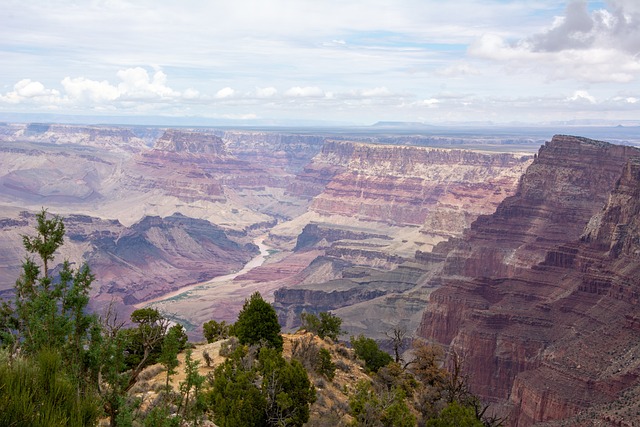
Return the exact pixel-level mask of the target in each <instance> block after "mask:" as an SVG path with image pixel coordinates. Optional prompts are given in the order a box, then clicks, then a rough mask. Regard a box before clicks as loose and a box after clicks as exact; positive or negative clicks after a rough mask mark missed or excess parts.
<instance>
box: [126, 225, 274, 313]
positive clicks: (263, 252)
mask: <svg viewBox="0 0 640 427" xmlns="http://www.w3.org/2000/svg"><path fill="white" fill-rule="evenodd" d="M266 237H267V236H266V235H264V236H260V237H257V238H255V239H254V240H253V243H254V244H256V245H257V246H258V249H259V250H260V253H259V254H258V255H256V256H255V257H254V258H252V259H251V260H249V262H247V263H246V264H245V265H244V267H242V269H241V270H239V271H236V272H235V273H230V274H225V275H224V276H217V277H214V278H213V279H209V280H207V281H206V282H200V283H194V284H192V285H187V286H183V287H182V288H180V289H177V290H175V291H171V292H169V293H166V294H164V295H161V296H159V297H156V298H153V299H150V300H146V301H143V302H140V303H138V304H135V305H134V307H135V308H143V307H147V306H149V305H151V304H155V303H158V302H161V301H165V300H168V299H170V298H174V297H177V296H178V295H181V294H184V293H186V292H189V291H191V290H194V289H196V288H198V289H200V288H206V287H208V286H210V285H213V284H215V283H222V282H228V281H231V280H233V279H235V278H236V277H238V276H241V275H243V274H245V273H247V272H249V271H250V270H252V269H254V268H256V267H259V266H261V265H262V264H264V261H265V260H266V259H267V257H268V256H269V250H270V249H271V247H270V246H267V245H266V244H265V243H264V240H265V239H266Z"/></svg>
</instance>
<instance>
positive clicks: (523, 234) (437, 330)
mask: <svg viewBox="0 0 640 427" xmlns="http://www.w3.org/2000/svg"><path fill="white" fill-rule="evenodd" d="M639 156H640V152H639V151H638V150H637V149H634V148H631V147H625V146H615V145H611V144H607V143H603V142H599V141H593V140H588V139H585V138H576V137H568V136H556V137H554V138H553V140H552V141H550V142H549V143H547V144H546V145H545V146H543V147H542V148H541V149H540V151H539V153H538V156H537V158H536V160H535V161H534V162H533V164H532V165H531V166H530V167H529V168H528V169H527V172H526V173H525V175H524V176H523V178H522V181H521V183H520V185H519V186H518V189H517V191H516V194H515V195H514V196H512V197H509V198H507V199H505V200H504V201H503V202H502V203H501V204H500V206H498V208H497V210H496V212H495V213H494V214H492V215H488V216H483V217H480V218H478V220H477V221H476V222H475V223H474V224H473V225H472V226H471V228H470V229H469V230H468V231H466V232H465V233H464V236H463V237H462V238H460V239H457V240H452V241H450V242H447V243H442V244H440V245H439V246H438V247H436V249H435V250H434V253H435V254H439V255H440V259H443V260H444V261H443V267H442V273H441V274H440V276H439V277H438V279H439V280H440V283H441V287H440V288H439V289H437V290H436V291H434V292H433V293H432V294H431V297H430V301H429V304H428V306H427V308H426V310H425V312H424V315H423V319H422V322H421V324H420V328H419V329H418V333H419V335H421V336H423V337H425V338H428V339H433V340H436V341H438V342H440V343H442V344H445V345H448V346H450V347H451V348H452V349H455V350H456V351H457V352H458V353H460V354H463V355H464V358H465V363H466V366H467V368H468V370H469V373H470V375H471V376H470V378H471V387H472V390H473V391H474V392H476V393H478V394H480V395H481V396H483V397H484V398H486V399H489V400H492V401H494V402H498V403H502V404H503V405H504V406H503V412H504V413H505V414H506V415H509V417H510V418H509V420H510V421H509V423H510V425H514V426H515V425H518V426H529V425H533V424H535V423H537V422H541V421H548V420H554V419H564V418H571V417H579V415H578V414H579V413H580V412H581V411H584V410H585V408H589V407H593V408H595V409H593V411H595V412H597V413H598V414H600V415H599V416H600V417H601V419H602V420H604V419H606V418H607V417H608V416H609V415H607V413H606V408H605V406H606V405H611V404H612V403H615V402H616V401H617V400H618V399H620V398H621V396H622V392H623V391H624V390H625V389H627V388H628V387H630V386H632V385H634V384H637V381H638V375H639V374H640V357H639V356H640V328H638V327H637V319H638V317H639V314H638V313H639V311H638V302H639V301H638V295H639V291H640V279H639V277H640V276H639V275H638V273H640V262H639V261H640V258H639V257H640V246H639V241H638V237H637V236H638V228H637V227H638V224H637V223H638V215H637V213H638V212H639V209H640V206H639V205H638V194H639V191H640V180H639V178H640V176H639V174H638V170H639V169H638V158H639ZM432 257H433V256H432ZM427 258H428V257H427ZM592 418H593V417H592ZM574 419H575V420H577V419H578V418H574ZM592 421H593V420H590V421H588V422H592ZM596 421H597V419H596ZM575 422H576V423H577V424H574V425H591V424H588V423H587V421H585V420H582V421H575ZM594 425H595V424H594Z"/></svg>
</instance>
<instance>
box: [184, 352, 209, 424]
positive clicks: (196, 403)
mask: <svg viewBox="0 0 640 427" xmlns="http://www.w3.org/2000/svg"><path fill="white" fill-rule="evenodd" d="M184 365H185V367H184V371H185V379H184V381H182V382H180V406H179V407H178V413H180V410H182V417H183V419H185V420H189V419H190V420H191V425H192V426H197V425H198V422H199V420H200V415H201V414H202V412H204V400H203V397H202V394H201V392H202V385H203V384H204V380H205V377H204V376H202V375H200V373H199V372H198V365H199V361H198V360H194V359H193V358H192V352H191V349H188V350H187V352H186V354H185V358H184ZM192 393H193V394H192Z"/></svg>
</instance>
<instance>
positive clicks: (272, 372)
mask: <svg viewBox="0 0 640 427" xmlns="http://www.w3.org/2000/svg"><path fill="white" fill-rule="evenodd" d="M255 349H256V347H251V348H249V347H246V346H241V347H239V348H238V349H236V351H235V352H234V353H233V354H232V355H231V356H230V357H229V358H228V359H227V360H226V361H225V362H224V363H223V364H221V365H219V366H218V367H217V368H216V370H215V374H214V379H213V382H212V387H211V391H210V392H209V393H208V401H209V403H210V405H211V408H212V409H213V414H214V421H215V423H216V424H217V425H219V426H221V427H231V426H233V427H235V426H248V425H251V426H285V425H286V426H301V425H303V424H304V423H305V422H307V421H308V419H309V405H310V404H311V403H312V402H314V401H315V388H314V387H313V385H312V384H311V382H310V381H309V377H308V376H307V372H306V371H305V369H304V368H303V367H302V365H301V364H300V363H299V362H298V361H296V360H293V361H291V362H287V361H286V360H285V359H284V358H283V357H282V355H281V353H280V351H279V350H276V349H273V348H269V347H263V348H261V349H260V351H259V353H258V354H257V355H256V353H255Z"/></svg>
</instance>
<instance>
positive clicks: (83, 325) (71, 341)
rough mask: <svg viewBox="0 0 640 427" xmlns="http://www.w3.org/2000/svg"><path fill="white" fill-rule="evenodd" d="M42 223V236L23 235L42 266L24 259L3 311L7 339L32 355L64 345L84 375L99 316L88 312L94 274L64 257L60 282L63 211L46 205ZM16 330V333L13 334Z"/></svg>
mask: <svg viewBox="0 0 640 427" xmlns="http://www.w3.org/2000/svg"><path fill="white" fill-rule="evenodd" d="M36 222H37V225H36V235H35V236H26V235H25V236H22V239H23V244H24V247H25V249H26V250H27V252H29V253H31V254H35V255H37V256H38V257H39V260H40V263H41V265H42V268H41V267H40V266H38V264H37V263H36V261H34V260H33V259H32V258H26V259H25V261H24V262H23V264H22V273H21V275H20V277H19V278H18V280H17V281H16V286H15V289H16V293H15V301H14V306H13V307H10V306H9V304H7V303H6V302H5V303H4V304H3V305H2V309H1V310H0V316H2V317H3V320H4V321H7V322H8V324H7V325H6V326H5V328H4V332H5V333H4V334H3V339H4V341H5V342H7V343H8V342H13V344H14V345H19V346H20V347H21V349H22V351H23V352H24V353H26V354H37V353H38V352H39V351H40V350H42V349H45V348H48V349H58V350H59V351H61V352H62V353H63V356H64V357H63V360H64V362H65V364H66V365H67V366H70V367H72V369H73V370H74V371H75V372H76V375H78V376H80V375H81V374H82V373H83V372H86V371H87V369H89V366H87V365H86V363H87V361H88V360H87V352H88V349H89V347H90V346H89V342H90V340H91V337H92V335H91V331H92V329H94V328H95V326H96V324H97V319H96V317H95V316H93V315H89V314H87V313H86V308H87V305H88V303H89V291H90V288H91V284H92V283H93V280H94V277H93V275H92V274H91V271H90V270H89V267H87V266H86V265H83V266H81V267H80V268H79V269H78V270H74V269H73V268H72V267H71V263H69V262H68V261H64V262H63V263H62V267H61V269H60V274H59V278H58V280H56V281H54V280H53V277H51V274H50V268H49V264H50V262H52V261H53V260H54V254H55V252H56V251H57V250H58V249H59V248H60V246H61V245H62V243H63V240H64V223H63V222H62V219H61V218H60V217H59V216H53V217H51V218H49V216H48V215H47V211H46V210H45V209H42V211H40V212H39V213H38V214H36ZM11 330H12V332H13V334H14V337H13V338H10V337H9V336H8V335H7V333H8V332H11Z"/></svg>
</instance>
